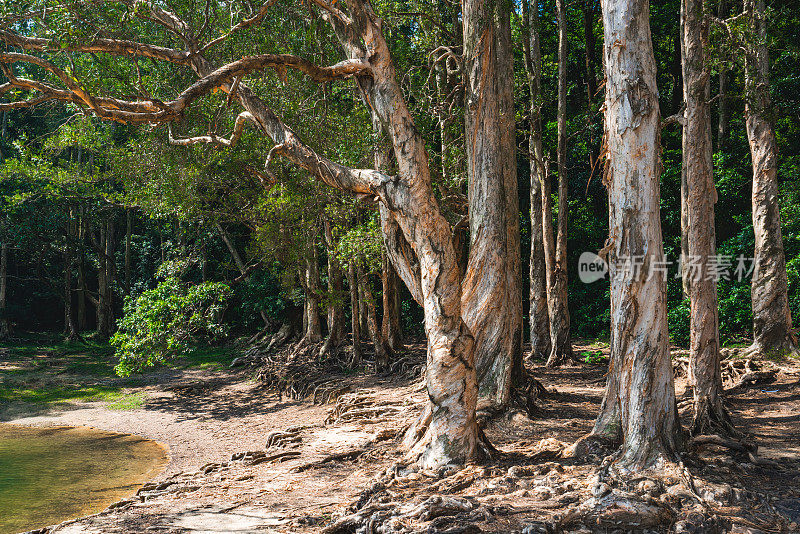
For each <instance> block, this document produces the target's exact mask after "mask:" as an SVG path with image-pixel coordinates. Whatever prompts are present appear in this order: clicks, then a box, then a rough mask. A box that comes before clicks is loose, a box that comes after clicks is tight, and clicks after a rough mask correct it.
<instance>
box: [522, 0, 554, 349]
mask: <svg viewBox="0 0 800 534" xmlns="http://www.w3.org/2000/svg"><path fill="white" fill-rule="evenodd" d="M529 4H530V0H523V2H522V16H523V19H524V20H523V24H525V27H526V29H527V32H528V35H527V39H525V40H524V41H523V52H524V56H525V72H526V74H527V78H528V91H529V92H530V129H531V132H530V136H529V137H528V159H529V160H530V180H531V193H530V197H531V198H530V201H531V260H530V311H529V316H530V338H531V356H532V357H533V358H537V359H546V358H548V357H549V355H550V347H551V344H550V316H549V314H548V311H547V272H546V270H547V266H546V263H545V258H544V235H543V229H542V205H543V204H542V202H543V198H542V182H543V181H544V179H545V174H546V173H545V169H544V153H543V150H542V95H541V87H542V52H541V45H540V38H539V13H538V4H537V5H535V6H534V9H531V8H530V5H529Z"/></svg>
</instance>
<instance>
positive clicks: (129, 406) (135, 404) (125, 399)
mask: <svg viewBox="0 0 800 534" xmlns="http://www.w3.org/2000/svg"><path fill="white" fill-rule="evenodd" d="M146 401H147V398H146V397H145V394H144V393H121V394H119V396H118V397H117V398H116V399H115V400H113V401H111V402H110V403H109V404H108V405H107V406H106V407H107V408H108V409H109V410H119V411H128V410H135V409H137V408H141V407H142V406H144V404H145V402H146Z"/></svg>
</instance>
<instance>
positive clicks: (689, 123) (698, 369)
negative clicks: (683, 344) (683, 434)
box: [681, 0, 733, 434]
mask: <svg viewBox="0 0 800 534" xmlns="http://www.w3.org/2000/svg"><path fill="white" fill-rule="evenodd" d="M704 19H705V8H704V2H703V0H683V1H682V3H681V37H682V40H681V54H682V65H683V70H682V72H683V95H684V100H685V110H684V117H683V176H685V181H686V212H687V218H688V221H687V223H688V224H687V241H688V253H689V256H688V258H690V259H691V262H692V265H693V267H695V268H693V269H691V270H688V269H687V270H686V271H685V272H684V274H685V275H687V279H686V280H685V284H687V286H688V288H689V299H690V303H691V319H690V330H691V350H690V353H689V377H690V383H691V385H692V391H693V395H694V420H693V422H692V432H693V433H695V434H703V433H707V432H709V431H714V432H720V431H722V432H724V433H729V432H730V431H732V430H733V427H732V425H731V422H730V418H729V417H728V414H727V412H726V411H725V407H724V406H723V403H722V377H721V373H720V362H719V314H718V311H717V309H718V303H717V282H716V279H715V275H714V273H713V272H710V270H709V266H710V262H711V261H712V259H713V258H714V256H715V254H716V239H715V230H714V204H715V203H716V200H717V191H716V188H715V187H714V169H713V162H712V148H711V110H710V107H711V105H710V103H709V100H710V95H711V84H710V75H709V71H708V62H707V59H706V55H707V54H706V43H707V42H708V35H707V25H706V24H705V23H704ZM687 263H688V262H687ZM695 264H696V265H695Z"/></svg>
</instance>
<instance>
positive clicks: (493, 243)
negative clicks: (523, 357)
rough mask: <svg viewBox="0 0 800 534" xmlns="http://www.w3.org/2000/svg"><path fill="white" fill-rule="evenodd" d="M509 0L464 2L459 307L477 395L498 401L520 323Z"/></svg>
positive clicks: (507, 386) (502, 401) (504, 393)
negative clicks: (464, 250)
mask: <svg viewBox="0 0 800 534" xmlns="http://www.w3.org/2000/svg"><path fill="white" fill-rule="evenodd" d="M509 6H510V4H509V3H508V2H502V1H496V0H472V1H468V2H464V5H463V28H464V60H465V71H466V78H467V84H466V85H467V91H466V98H467V105H466V111H465V120H466V139H467V147H466V149H467V177H468V180H469V228H470V252H469V259H468V262H467V271H466V276H465V278H464V282H463V286H462V287H463V295H462V313H463V317H464V322H465V323H466V324H467V326H468V327H469V329H470V331H471V332H472V334H473V336H475V369H476V373H477V380H478V390H479V394H480V397H481V398H482V399H484V400H485V401H486V402H488V403H489V404H490V405H493V406H497V407H502V406H505V405H506V404H507V403H508V401H509V398H510V391H511V373H512V369H513V364H514V360H515V358H517V357H519V354H520V350H521V348H520V332H521V329H522V290H521V280H520V245H519V200H518V196H517V167H516V157H515V147H516V145H515V137H514V135H515V124H514V87H513V79H514V74H513V61H512V56H511V13H510V8H509Z"/></svg>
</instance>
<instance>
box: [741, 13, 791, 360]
mask: <svg viewBox="0 0 800 534" xmlns="http://www.w3.org/2000/svg"><path fill="white" fill-rule="evenodd" d="M765 11H766V8H765V6H764V0H746V2H745V12H746V15H747V17H748V19H749V23H750V30H751V34H752V36H753V40H754V42H753V44H752V45H751V47H750V50H748V53H747V54H746V63H745V108H744V113H745V125H746V129H747V140H748V142H749V143H750V154H751V156H752V159H753V230H754V232H755V240H756V245H755V269H754V270H753V278H752V281H751V286H752V289H751V299H752V306H753V334H754V335H753V337H754V339H753V344H752V345H751V347H750V349H749V351H750V352H751V353H759V354H762V355H765V356H783V355H786V354H794V353H797V351H798V350H797V339H796V337H795V335H794V332H793V331H792V316H791V312H790V311H789V297H788V281H787V277H786V258H785V257H784V252H783V236H782V234H781V214H780V206H779V205H778V144H777V142H776V139H775V129H774V127H773V124H772V121H771V119H770V113H771V111H772V101H771V98H770V95H769V52H768V50H767V45H766V37H767V35H766V33H767V26H766V24H767V23H766V20H765Z"/></svg>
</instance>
